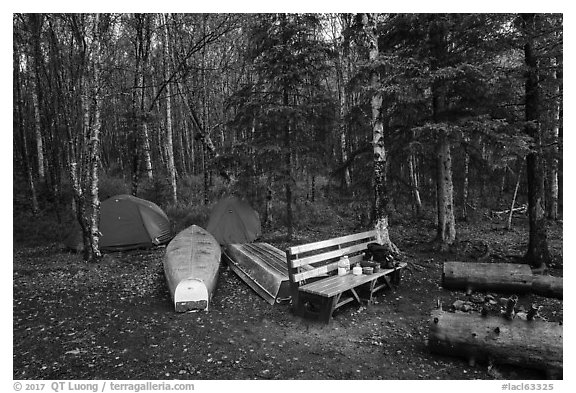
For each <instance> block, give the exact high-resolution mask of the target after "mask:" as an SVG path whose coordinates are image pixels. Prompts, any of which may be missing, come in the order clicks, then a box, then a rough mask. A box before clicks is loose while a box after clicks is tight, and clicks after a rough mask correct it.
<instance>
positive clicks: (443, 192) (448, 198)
mask: <svg viewBox="0 0 576 393" xmlns="http://www.w3.org/2000/svg"><path fill="white" fill-rule="evenodd" d="M437 157H438V164H437V165H438V175H437V181H438V229H437V240H438V242H439V243H440V248H441V250H442V251H447V249H448V247H449V246H450V245H452V244H453V243H454V241H455V240H456V221H455V219H454V186H453V184H452V154H451V152H450V141H449V140H448V136H447V135H446V133H445V132H444V131H440V134H439V136H438V150H437Z"/></svg>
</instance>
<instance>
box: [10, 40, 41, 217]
mask: <svg viewBox="0 0 576 393" xmlns="http://www.w3.org/2000/svg"><path fill="white" fill-rule="evenodd" d="M13 56H14V64H13V77H14V86H15V89H14V90H15V91H14V94H15V97H14V109H15V111H16V113H15V114H14V115H13V116H14V123H16V124H15V125H14V129H15V130H18V134H19V136H20V144H21V149H22V167H23V169H24V175H25V176H26V180H27V182H28V188H29V189H30V204H31V206H32V214H34V215H36V214H38V212H39V211H40V207H39V205H38V197H37V195H36V184H35V182H34V175H33V174H32V168H31V166H30V164H29V154H28V142H27V140H26V132H25V128H24V115H23V114H22V105H23V102H22V90H21V87H20V86H21V85H20V64H19V58H18V56H19V53H18V50H17V48H16V47H14V51H13Z"/></svg>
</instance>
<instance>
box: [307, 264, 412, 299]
mask: <svg viewBox="0 0 576 393" xmlns="http://www.w3.org/2000/svg"><path fill="white" fill-rule="evenodd" d="M404 267H406V262H402V263H401V264H400V266H398V267H396V268H395V269H383V270H381V271H379V272H377V273H373V274H362V275H360V276H355V275H354V274H352V273H349V274H346V275H345V276H337V275H336V276H329V277H326V278H325V279H323V280H318V281H314V282H311V283H309V284H304V285H302V286H301V287H300V288H299V289H300V291H302V292H308V293H312V294H315V295H319V296H324V297H333V296H336V295H338V294H339V293H342V292H345V291H347V290H349V289H351V288H356V287H359V286H361V285H363V284H366V283H369V282H373V281H376V280H378V279H379V278H381V277H386V276H387V275H390V274H392V273H394V272H395V271H398V270H400V269H402V268H404ZM385 286H386V285H383V287H385ZM378 289H381V288H378Z"/></svg>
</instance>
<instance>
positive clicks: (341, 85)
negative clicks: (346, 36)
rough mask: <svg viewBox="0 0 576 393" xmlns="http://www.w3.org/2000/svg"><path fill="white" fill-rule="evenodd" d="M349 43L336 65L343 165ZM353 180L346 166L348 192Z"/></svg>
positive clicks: (343, 176)
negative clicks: (345, 64)
mask: <svg viewBox="0 0 576 393" xmlns="http://www.w3.org/2000/svg"><path fill="white" fill-rule="evenodd" d="M348 45H349V42H348V40H345V41H344V46H343V48H342V54H339V56H338V61H337V63H336V66H337V75H338V97H339V101H340V107H339V109H340V112H339V115H340V116H339V121H340V123H339V124H340V126H339V134H340V137H339V139H340V156H341V157H342V164H344V163H345V162H346V161H347V160H348V150H347V149H348V147H347V143H346V133H347V132H346V131H347V129H348V127H347V122H346V113H347V111H348V100H347V98H348V92H347V91H346V90H347V89H346V86H347V84H348V81H347V79H348V78H347V73H346V67H345V66H344V62H346V61H348V58H347V57H348V55H349V52H350V50H349V48H348ZM350 184H351V179H350V169H349V167H348V166H345V168H344V171H343V173H342V186H343V188H345V189H346V190H348V189H349V188H350Z"/></svg>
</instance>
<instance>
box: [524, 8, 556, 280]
mask: <svg viewBox="0 0 576 393" xmlns="http://www.w3.org/2000/svg"><path fill="white" fill-rule="evenodd" d="M522 21H523V27H524V34H525V37H524V38H525V44H524V60H525V62H526V66H527V77H526V81H525V83H526V84H525V95H526V97H525V100H526V103H525V116H526V127H525V132H526V134H528V135H529V136H530V137H531V138H532V140H533V146H532V152H531V153H530V154H528V156H527V157H526V165H527V176H528V220H529V226H530V230H529V232H530V234H529V241H528V250H527V252H526V261H527V262H528V263H529V264H530V265H531V266H532V267H534V268H541V269H543V268H546V266H547V265H548V264H549V263H550V252H549V250H548V234H547V229H546V216H545V210H544V203H545V189H544V169H543V162H542V146H541V129H540V116H541V104H540V80H539V79H540V77H539V65H538V57H537V54H536V53H535V38H534V37H535V35H536V34H537V16H536V15H534V14H522Z"/></svg>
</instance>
